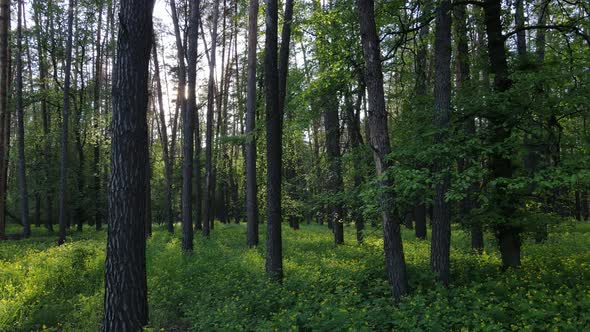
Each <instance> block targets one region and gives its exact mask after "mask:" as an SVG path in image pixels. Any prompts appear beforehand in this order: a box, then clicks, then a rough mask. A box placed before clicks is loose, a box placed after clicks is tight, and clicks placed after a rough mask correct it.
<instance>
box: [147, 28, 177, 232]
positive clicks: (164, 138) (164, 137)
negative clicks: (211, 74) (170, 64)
mask: <svg viewBox="0 0 590 332" xmlns="http://www.w3.org/2000/svg"><path fill="white" fill-rule="evenodd" d="M153 43H154V44H153V46H152V61H153V62H154V81H155V83H156V97H157V99H158V117H159V121H158V123H159V125H160V129H159V130H158V132H159V133H160V144H161V145H162V159H164V182H165V187H166V189H165V190H166V197H165V200H164V220H165V222H166V226H167V229H168V232H170V233H172V232H174V220H173V217H172V160H171V154H170V153H169V152H168V151H169V149H168V145H169V143H168V126H167V125H166V115H165V114H164V98H163V95H162V83H161V77H160V62H159V61H158V47H157V44H156V38H155V35H154V42H153Z"/></svg>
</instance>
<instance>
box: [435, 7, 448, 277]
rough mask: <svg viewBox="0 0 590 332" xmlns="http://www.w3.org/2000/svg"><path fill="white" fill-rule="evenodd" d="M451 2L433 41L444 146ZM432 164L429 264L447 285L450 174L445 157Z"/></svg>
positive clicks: (441, 12)
mask: <svg viewBox="0 0 590 332" xmlns="http://www.w3.org/2000/svg"><path fill="white" fill-rule="evenodd" d="M450 11H451V1H450V0H441V1H440V2H439V4H438V8H437V9H436V32H435V39H434V61H435V73H434V77H435V79H434V124H435V127H436V128H437V129H438V130H439V133H438V134H437V135H436V138H435V140H436V141H437V142H439V143H441V144H444V143H445V141H446V140H447V136H448V133H447V131H448V129H449V122H450V113H451V48H452V47H451V12H450ZM437 159H438V160H436V161H435V163H434V172H435V173H438V174H440V175H441V176H442V180H440V181H439V182H438V183H436V185H435V196H434V205H433V220H432V245H431V247H430V249H431V250H430V264H431V266H432V270H433V271H434V272H435V273H436V274H437V279H438V280H439V281H440V282H441V283H443V284H444V285H448V283H449V277H450V250H451V207H450V204H449V202H448V201H447V200H446V197H445V195H446V193H447V191H448V189H449V186H450V174H449V173H448V170H447V168H448V167H449V165H448V163H446V162H445V157H444V156H441V157H439V158H437Z"/></svg>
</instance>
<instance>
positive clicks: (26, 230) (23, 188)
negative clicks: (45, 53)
mask: <svg viewBox="0 0 590 332" xmlns="http://www.w3.org/2000/svg"><path fill="white" fill-rule="evenodd" d="M17 7H18V12H17V15H18V19H17V22H18V25H17V32H16V33H17V37H16V38H17V39H16V42H17V55H16V113H17V121H18V182H19V191H20V206H21V213H20V215H21V222H22V224H23V235H24V237H29V236H31V225H30V224H29V203H28V202H29V197H28V192H27V177H26V164H25V121H24V115H23V113H24V110H23V57H24V56H23V32H22V16H23V13H22V12H23V4H22V0H19V1H18V4H17Z"/></svg>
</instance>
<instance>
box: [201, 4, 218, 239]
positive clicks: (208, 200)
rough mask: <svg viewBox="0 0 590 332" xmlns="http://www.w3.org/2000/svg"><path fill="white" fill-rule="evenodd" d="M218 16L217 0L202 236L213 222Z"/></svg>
mask: <svg viewBox="0 0 590 332" xmlns="http://www.w3.org/2000/svg"><path fill="white" fill-rule="evenodd" d="M218 18H219V1H215V4H214V5H213V31H212V33H211V40H212V42H211V50H210V52H209V82H208V84H207V124H206V129H205V131H206V132H205V143H206V144H207V147H206V148H205V195H204V197H203V198H204V199H203V201H204V203H205V210H204V215H203V230H202V233H203V236H205V237H209V233H210V231H211V226H212V224H213V204H212V198H213V196H214V193H213V189H214V188H213V187H214V185H213V160H212V157H213V111H214V107H215V51H216V48H217V21H218Z"/></svg>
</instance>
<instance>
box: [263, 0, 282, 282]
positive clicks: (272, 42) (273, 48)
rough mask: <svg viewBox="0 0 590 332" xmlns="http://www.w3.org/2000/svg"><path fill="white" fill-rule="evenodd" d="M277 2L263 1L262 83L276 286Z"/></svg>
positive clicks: (270, 268)
mask: <svg viewBox="0 0 590 332" xmlns="http://www.w3.org/2000/svg"><path fill="white" fill-rule="evenodd" d="M277 25H278V4H277V0H266V38H265V45H264V83H265V96H266V155H267V159H266V168H267V175H266V211H267V226H266V274H267V276H268V277H269V278H270V279H271V280H272V281H275V282H279V283H280V282H282V280H283V244H282V238H281V221H282V220H281V219H282V212H281V170H282V158H283V143H282V136H283V135H282V117H283V114H282V112H281V108H280V104H279V98H280V97H279V95H280V89H277V87H278V86H279V77H280V76H279V70H280V68H279V66H278V61H277V51H278V49H277V48H278V45H277V44H278V43H277V35H278V28H277Z"/></svg>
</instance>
